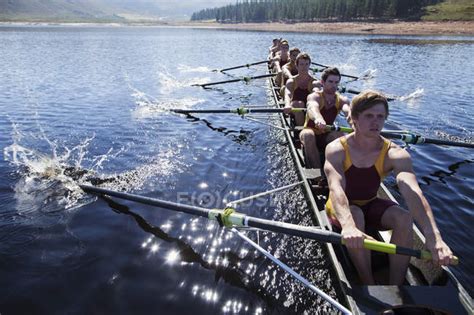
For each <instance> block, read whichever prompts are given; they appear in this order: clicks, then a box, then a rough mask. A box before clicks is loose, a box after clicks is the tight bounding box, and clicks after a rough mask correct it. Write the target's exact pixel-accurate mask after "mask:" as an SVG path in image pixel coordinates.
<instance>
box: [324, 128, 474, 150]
mask: <svg viewBox="0 0 474 315" xmlns="http://www.w3.org/2000/svg"><path fill="white" fill-rule="evenodd" d="M326 131H342V132H347V133H351V132H353V131H354V129H352V128H349V127H339V126H326ZM380 134H381V135H382V136H384V137H386V138H389V139H398V140H401V141H403V142H405V143H406V144H423V143H429V144H438V145H449V146H453V147H464V148H474V143H469V142H456V141H449V140H442V139H433V138H425V137H422V136H420V135H417V134H414V133H409V132H406V131H402V132H400V133H398V132H386V131H383V130H382V132H380Z"/></svg>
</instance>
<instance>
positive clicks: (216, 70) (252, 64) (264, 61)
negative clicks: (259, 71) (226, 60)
mask: <svg viewBox="0 0 474 315" xmlns="http://www.w3.org/2000/svg"><path fill="white" fill-rule="evenodd" d="M268 62H269V61H268V60H263V61H258V62H252V63H247V64H245V65H240V66H235V67H230V68H224V69H214V70H212V72H218V71H220V72H224V71H228V70H234V69H240V68H245V67H247V68H249V67H250V66H256V65H260V64H262V63H268Z"/></svg>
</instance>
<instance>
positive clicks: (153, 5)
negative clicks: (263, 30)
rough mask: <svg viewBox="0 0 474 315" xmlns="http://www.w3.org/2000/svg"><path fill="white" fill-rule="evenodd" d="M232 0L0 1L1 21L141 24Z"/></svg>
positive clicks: (183, 16) (179, 16) (185, 16)
mask: <svg viewBox="0 0 474 315" xmlns="http://www.w3.org/2000/svg"><path fill="white" fill-rule="evenodd" d="M230 2H233V0H201V1H195V0H183V1H169V0H0V21H18V22H140V21H162V20H188V19H189V16H190V15H191V13H192V12H194V11H196V10H200V9H202V8H205V7H208V6H221V5H224V4H227V3H230Z"/></svg>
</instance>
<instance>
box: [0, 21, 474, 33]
mask: <svg viewBox="0 0 474 315" xmlns="http://www.w3.org/2000/svg"><path fill="white" fill-rule="evenodd" d="M4 26H13V27H14V26H32V27H34V26H71V27H87V26H93V27H126V26H133V27H137V26H142V27H143V26H150V27H151V26H155V27H172V28H173V27H178V28H197V29H226V30H240V31H264V32H297V33H302V32H303V33H322V34H376V35H437V36H443V35H448V36H459V35H461V36H472V35H474V21H442V22H432V21H419V22H404V21H389V22H367V21H364V22H302V23H280V22H273V23H243V24H220V23H217V22H133V23H132V22H131V23H85V22H74V23H73V22H71V23H64V22H0V27H4Z"/></svg>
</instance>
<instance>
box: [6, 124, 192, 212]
mask: <svg viewBox="0 0 474 315" xmlns="http://www.w3.org/2000/svg"><path fill="white" fill-rule="evenodd" d="M12 127H13V131H12V139H13V143H12V144H11V145H9V146H7V147H5V148H4V150H3V153H4V159H5V161H8V162H9V163H10V164H11V165H13V166H14V167H15V168H16V170H15V174H16V176H18V177H19V180H18V181H17V183H16V184H15V187H14V191H15V199H16V209H17V212H18V213H20V214H30V213H34V212H38V211H39V212H43V213H51V212H57V211H63V210H65V209H66V210H68V209H73V208H76V207H78V206H82V205H84V204H85V203H88V202H90V201H91V200H93V199H94V198H92V197H90V196H88V195H85V194H84V192H83V191H82V190H81V189H80V187H79V185H80V184H93V185H102V186H105V187H108V188H111V189H116V190H121V191H130V190H133V189H141V188H143V187H145V185H148V187H151V186H152V185H154V184H162V183H164V182H167V181H168V182H169V177H170V176H171V175H173V174H175V173H176V172H179V171H180V170H181V169H183V168H184V167H185V166H184V164H182V163H180V162H179V160H178V159H176V155H179V152H180V150H185V149H186V145H185V143H184V144H180V145H178V146H176V145H175V144H174V145H172V144H169V145H168V146H165V147H164V148H161V149H160V150H159V152H158V153H157V155H156V156H155V157H153V158H151V159H148V160H147V161H145V163H144V164H143V165H140V166H138V167H136V168H134V169H131V170H127V171H125V172H123V173H118V174H111V175H110V174H109V175H108V174H99V171H100V170H102V169H103V167H104V165H105V164H106V163H107V162H109V161H113V160H115V159H116V158H118V157H119V156H121V155H122V154H123V153H124V152H127V151H128V150H129V147H121V148H118V149H115V148H109V149H108V150H107V151H106V152H105V153H103V154H99V155H93V156H92V155H91V153H90V151H89V149H88V148H89V146H90V145H91V144H92V143H93V140H94V138H95V136H91V137H88V138H85V139H84V140H82V141H81V142H80V143H79V144H77V145H75V146H73V147H68V146H66V145H60V144H58V142H57V141H53V140H50V139H48V137H47V136H46V135H45V134H43V135H42V136H41V137H42V139H43V140H45V142H46V143H47V144H48V149H46V150H42V151H40V150H36V149H33V148H32V147H33V146H34V147H38V146H40V145H41V143H38V141H35V143H34V144H32V145H26V144H23V143H22V142H28V141H27V140H31V139H32V138H33V140H37V139H34V137H33V136H32V135H31V134H29V133H26V132H22V131H21V130H20V129H19V127H18V125H17V124H15V123H13V124H12ZM157 174H159V177H158V178H156V180H155V182H153V181H152V179H153V178H155V177H157ZM168 184H171V183H168Z"/></svg>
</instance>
